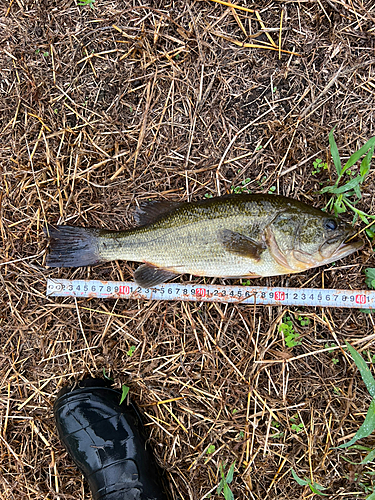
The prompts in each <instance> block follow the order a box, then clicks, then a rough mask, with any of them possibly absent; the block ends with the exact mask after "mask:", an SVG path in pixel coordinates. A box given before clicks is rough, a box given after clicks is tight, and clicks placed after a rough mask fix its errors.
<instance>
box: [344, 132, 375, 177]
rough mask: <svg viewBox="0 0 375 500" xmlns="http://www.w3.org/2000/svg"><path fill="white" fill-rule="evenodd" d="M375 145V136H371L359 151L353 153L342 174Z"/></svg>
mask: <svg viewBox="0 0 375 500" xmlns="http://www.w3.org/2000/svg"><path fill="white" fill-rule="evenodd" d="M374 146H375V136H374V137H371V139H369V140H368V141H367V142H366V144H364V145H363V146H362V147H361V148H360V149H358V151H356V152H355V153H353V154H352V156H351V157H350V158H349V160H348V161H347V162H346V163H345V165H344V168H343V169H342V171H341V175H343V174H344V173H345V172H346V171H347V170H348V168H350V167H352V166H353V165H354V164H355V163H356V162H357V161H358V160H359V159H360V158H361V157H362V156H363V155H364V154H366V153H367V151H368V150H369V149H370V148H373V147H374Z"/></svg>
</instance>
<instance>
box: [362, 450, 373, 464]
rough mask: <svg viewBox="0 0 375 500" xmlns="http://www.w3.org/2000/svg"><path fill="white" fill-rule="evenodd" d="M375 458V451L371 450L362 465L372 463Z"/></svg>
mask: <svg viewBox="0 0 375 500" xmlns="http://www.w3.org/2000/svg"><path fill="white" fill-rule="evenodd" d="M374 458H375V450H371V451H370V453H368V454H367V455H366V456H365V458H364V459H363V460H362V462H361V464H362V465H363V464H368V463H369V462H372V461H373V460H374Z"/></svg>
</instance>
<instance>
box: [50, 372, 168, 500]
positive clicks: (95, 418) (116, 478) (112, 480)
mask: <svg viewBox="0 0 375 500" xmlns="http://www.w3.org/2000/svg"><path fill="white" fill-rule="evenodd" d="M120 398H121V393H120V391H118V390H115V389H112V388H111V387H110V386H109V384H108V383H107V382H106V381H105V380H103V379H86V380H83V381H82V382H80V383H79V385H78V386H77V387H75V388H74V389H72V388H64V389H62V391H60V393H59V394H58V396H57V400H56V402H55V405H54V414H55V420H56V426H57V430H58V433H59V436H60V439H61V441H62V442H63V443H64V445H65V447H66V449H67V451H68V453H69V455H70V456H71V457H72V459H73V460H74V462H75V463H76V465H77V466H78V468H79V469H80V471H81V472H82V474H83V475H84V476H85V478H86V479H87V481H88V483H89V486H90V490H91V493H92V497H93V500H167V495H166V494H165V490H164V488H163V485H162V482H161V479H160V477H161V475H162V473H161V470H160V469H159V467H158V466H157V464H156V462H155V460H154V457H153V455H152V453H151V452H150V451H149V450H148V448H147V447H146V437H145V435H144V430H143V424H142V422H141V419H140V416H139V414H138V411H137V409H136V408H135V406H134V405H133V404H130V405H127V404H126V403H123V404H121V405H120V404H119V403H120Z"/></svg>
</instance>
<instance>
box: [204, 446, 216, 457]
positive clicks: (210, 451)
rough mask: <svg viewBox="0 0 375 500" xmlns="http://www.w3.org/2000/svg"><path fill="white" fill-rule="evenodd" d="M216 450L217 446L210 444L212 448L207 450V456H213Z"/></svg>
mask: <svg viewBox="0 0 375 500" xmlns="http://www.w3.org/2000/svg"><path fill="white" fill-rule="evenodd" d="M215 449H216V448H215V445H214V444H210V446H209V447H208V448H207V450H206V453H207V455H211V453H213V452H214V451H215Z"/></svg>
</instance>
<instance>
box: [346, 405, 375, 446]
mask: <svg viewBox="0 0 375 500" xmlns="http://www.w3.org/2000/svg"><path fill="white" fill-rule="evenodd" d="M374 429H375V399H373V400H372V401H371V403H370V406H369V408H368V411H367V414H366V418H365V421H364V422H363V424H362V425H361V427H360V428H359V429H358V431H357V432H356V433H355V436H354V437H353V438H352V439H351V440H350V441H348V442H347V443H344V444H340V446H338V448H347V447H348V446H351V445H352V444H354V443H355V442H356V441H357V440H358V439H362V438H365V437H367V436H369V435H370V434H371V433H372V432H373V430H374Z"/></svg>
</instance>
